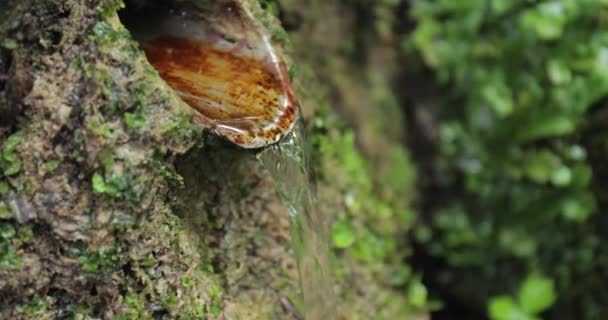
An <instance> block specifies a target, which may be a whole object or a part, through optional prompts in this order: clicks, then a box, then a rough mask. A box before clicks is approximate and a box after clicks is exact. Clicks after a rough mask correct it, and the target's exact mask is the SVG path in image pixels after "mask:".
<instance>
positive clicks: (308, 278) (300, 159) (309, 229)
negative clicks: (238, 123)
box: [258, 121, 336, 320]
mask: <svg viewBox="0 0 608 320" xmlns="http://www.w3.org/2000/svg"><path fill="white" fill-rule="evenodd" d="M258 158H259V159H260V161H261V162H262V164H263V165H264V167H265V168H266V169H267V170H268V171H269V172H270V174H271V175H272V178H273V179H274V181H275V185H276V188H277V192H278V194H279V197H280V198H281V200H282V201H283V204H284V205H285V207H286V208H287V210H288V212H289V218H290V224H291V236H292V242H293V248H294V251H295V254H296V259H297V262H298V269H299V273H300V287H301V290H302V294H303V298H304V299H303V301H304V310H303V311H304V314H305V317H306V320H331V319H334V318H335V314H336V307H335V306H336V298H335V296H334V282H333V278H332V273H331V268H330V259H329V225H328V223H327V221H326V219H325V218H324V217H323V216H322V215H321V212H320V211H319V210H318V208H317V205H316V204H317V201H316V193H315V185H314V181H313V179H312V178H311V173H312V172H311V167H310V159H309V154H308V152H307V145H306V140H305V136H304V130H303V128H302V123H301V121H300V122H298V124H297V125H296V127H295V128H294V130H293V131H292V132H291V133H290V134H289V135H287V136H286V137H285V138H284V139H283V140H282V141H281V142H280V143H278V144H275V145H272V146H270V147H268V148H266V149H265V150H263V151H262V152H261V153H260V154H259V155H258Z"/></svg>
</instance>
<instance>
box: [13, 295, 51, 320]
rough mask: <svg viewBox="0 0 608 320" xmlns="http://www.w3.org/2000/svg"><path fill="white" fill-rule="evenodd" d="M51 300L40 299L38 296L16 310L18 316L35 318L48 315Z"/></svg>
mask: <svg viewBox="0 0 608 320" xmlns="http://www.w3.org/2000/svg"><path fill="white" fill-rule="evenodd" d="M49 302H50V301H49V298H44V299H43V298H40V297H39V296H36V297H35V298H34V299H32V300H31V301H30V302H28V303H25V304H21V305H19V306H17V307H16V308H15V311H16V312H17V314H20V315H23V316H28V317H32V319H33V317H34V316H42V315H44V314H45V313H46V311H47V309H48V308H49Z"/></svg>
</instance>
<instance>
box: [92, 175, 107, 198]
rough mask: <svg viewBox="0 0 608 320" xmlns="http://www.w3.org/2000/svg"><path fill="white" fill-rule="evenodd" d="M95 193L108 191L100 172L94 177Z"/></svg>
mask: <svg viewBox="0 0 608 320" xmlns="http://www.w3.org/2000/svg"><path fill="white" fill-rule="evenodd" d="M92 182H93V191H94V192H95V193H104V192H105V191H106V183H105V181H103V177H102V176H101V174H99V172H95V174H94V175H93V180H92Z"/></svg>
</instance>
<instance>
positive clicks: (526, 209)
mask: <svg viewBox="0 0 608 320" xmlns="http://www.w3.org/2000/svg"><path fill="white" fill-rule="evenodd" d="M411 14H412V15H413V17H414V18H415V20H416V21H417V27H416V29H415V31H414V32H413V34H412V36H411V37H409V38H407V39H406V41H405V42H404V47H405V48H407V49H410V48H415V50H417V52H418V53H419V54H420V56H421V57H422V59H423V60H424V62H425V64H426V65H427V66H428V67H430V68H431V69H432V70H433V71H434V73H435V75H436V78H437V81H438V82H439V83H440V85H441V86H442V87H445V88H449V90H447V92H448V93H446V94H445V95H444V96H442V97H440V98H438V99H439V100H440V102H439V103H440V105H441V106H442V117H443V118H442V119H441V124H440V127H439V129H438V137H439V146H438V151H439V156H438V157H437V159H436V161H437V162H436V163H435V164H434V166H435V168H436V171H437V173H438V177H437V179H436V180H438V181H436V184H438V185H439V186H440V187H441V190H444V191H445V194H444V195H441V196H438V197H437V199H441V202H442V203H438V204H437V205H439V206H440V207H441V208H442V209H440V210H439V212H436V213H435V214H434V215H433V219H432V221H430V223H427V224H425V225H422V226H421V227H420V228H419V230H418V231H417V232H416V234H417V236H418V240H419V241H420V242H421V243H422V244H423V245H424V246H425V248H426V249H427V250H428V251H429V252H430V253H431V254H432V255H433V256H435V257H438V258H442V259H444V261H445V263H446V265H447V267H446V268H447V269H449V271H448V272H451V273H452V275H451V277H447V278H446V279H448V280H445V283H444V285H446V286H447V287H451V288H452V290H454V291H455V292H460V293H462V292H463V291H459V290H462V289H457V287H458V286H462V285H466V286H469V287H468V288H469V289H468V290H470V291H472V292H474V293H473V296H472V297H469V298H470V299H471V300H473V303H474V304H477V306H478V308H481V306H483V305H484V304H485V303H488V301H487V294H491V295H496V294H500V293H502V292H508V291H512V290H513V289H514V288H513V285H514V284H517V283H519V282H521V281H523V279H525V278H526V277H527V276H528V275H530V274H535V273H537V272H538V273H541V274H546V275H547V276H548V277H550V278H551V279H554V280H555V286H556V294H557V295H558V297H559V300H558V303H556V304H555V305H554V307H553V309H552V311H549V313H548V314H550V315H551V317H550V318H551V319H574V318H577V319H603V318H606V317H608V310H606V307H605V306H606V305H608V296H607V295H606V294H605V293H604V292H603V288H602V283H605V282H606V281H607V280H608V279H606V274H608V252H607V250H606V249H605V248H603V247H601V246H600V242H601V240H602V238H603V237H604V238H605V233H604V232H602V226H603V225H604V224H602V223H601V221H602V217H601V215H598V214H597V213H598V211H599V208H600V207H601V202H600V201H599V200H600V199H602V198H603V197H605V196H604V195H603V193H602V192H601V191H600V190H596V189H597V188H592V186H594V185H595V183H594V174H595V172H594V171H595V170H596V168H597V167H598V166H601V165H602V164H601V162H600V163H594V162H593V161H591V159H590V157H589V153H590V152H593V151H594V150H592V149H590V147H589V145H587V140H588V139H587V137H589V136H594V135H595V133H593V132H590V130H589V128H590V127H591V124H592V123H593V122H594V117H593V115H595V114H596V112H595V111H596V110H597V109H599V108H601V107H602V105H603V103H602V98H603V97H605V96H606V95H607V94H608V28H607V24H608V1H605V0H551V1H532V0H491V1H490V0H487V1H484V0H462V1H453V0H436V1H427V0H417V1H414V4H413V7H412V10H411ZM605 137H608V136H605ZM596 138H597V137H596ZM604 160H605V158H604ZM427 197H428V195H427ZM594 213H595V215H594ZM529 279H530V278H528V280H527V281H526V282H524V284H523V288H524V289H525V288H526V286H527V285H529V283H528V281H531V280H529ZM467 281H468V282H467ZM547 281H548V280H547ZM524 289H522V290H523V291H522V292H520V296H519V299H520V300H521V301H518V302H517V303H516V302H515V301H514V300H509V301H507V300H505V299H502V300H496V299H494V300H492V304H491V309H492V310H494V311H495V310H503V309H504V310H506V309H509V310H520V309H521V310H520V311H522V312H524V314H527V315H530V316H536V313H537V311H540V310H541V309H542V310H544V309H545V307H547V305H544V304H543V305H540V306H535V305H529V304H530V303H539V302H533V301H528V298H527V295H526V293H525V292H527V291H525V290H524ZM544 290H547V291H551V292H552V291H553V284H551V290H549V289H544ZM470 291H467V292H470ZM524 291H525V292H524ZM547 294H548V293H547ZM550 296H551V299H549V298H547V299H548V300H553V298H552V296H553V293H551V295H550ZM547 304H548V302H547ZM541 307H542V308H541ZM505 308H506V309H505ZM492 317H493V319H515V318H513V317H506V318H505V317H502V316H498V315H496V314H494V313H492ZM517 319H528V318H521V317H520V318H517ZM531 319H533V318H531Z"/></svg>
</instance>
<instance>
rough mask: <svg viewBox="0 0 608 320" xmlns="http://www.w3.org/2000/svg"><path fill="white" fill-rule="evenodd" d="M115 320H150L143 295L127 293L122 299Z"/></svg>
mask: <svg viewBox="0 0 608 320" xmlns="http://www.w3.org/2000/svg"><path fill="white" fill-rule="evenodd" d="M115 319H117V320H147V319H152V316H151V315H150V313H149V312H148V308H147V307H146V298H145V296H144V295H143V294H137V293H129V294H127V295H126V296H125V297H124V300H123V307H122V310H121V313H120V314H119V315H117V316H116V318H115Z"/></svg>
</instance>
